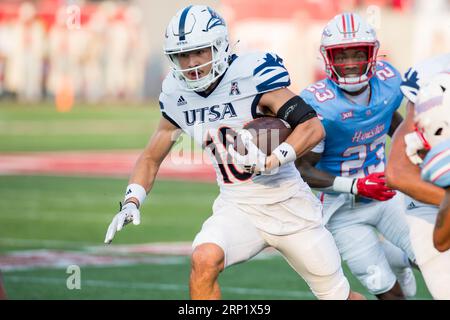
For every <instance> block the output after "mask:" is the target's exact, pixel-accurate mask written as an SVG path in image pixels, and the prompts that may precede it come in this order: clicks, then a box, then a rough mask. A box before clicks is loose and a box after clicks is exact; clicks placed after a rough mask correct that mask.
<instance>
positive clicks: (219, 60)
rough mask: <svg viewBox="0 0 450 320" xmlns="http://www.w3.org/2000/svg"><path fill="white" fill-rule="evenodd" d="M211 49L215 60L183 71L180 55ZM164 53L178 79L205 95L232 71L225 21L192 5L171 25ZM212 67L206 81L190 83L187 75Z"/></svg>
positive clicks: (203, 78)
mask: <svg viewBox="0 0 450 320" xmlns="http://www.w3.org/2000/svg"><path fill="white" fill-rule="evenodd" d="M203 48H210V49H211V52H212V60H211V61H209V62H207V63H205V64H203V65H200V66H195V67H193V68H189V69H181V67H180V64H179V62H178V54H179V53H181V52H187V51H192V50H198V49H203ZM164 53H165V54H166V56H167V57H168V58H169V61H170V63H171V67H172V72H173V74H174V76H175V77H176V78H177V79H178V80H180V83H181V84H182V85H183V86H184V87H185V88H187V89H188V90H192V91H204V90H206V89H207V88H208V87H209V86H210V85H211V84H212V83H213V82H214V81H216V80H217V79H218V78H219V77H220V76H221V75H222V74H223V73H224V72H225V71H226V69H227V68H228V65H229V57H230V53H229V43H228V30H227V26H226V24H225V21H224V19H223V18H222V17H221V16H220V15H219V14H218V13H217V12H216V11H214V10H213V9H212V8H210V7H207V6H203V5H190V6H188V7H186V8H184V9H181V10H180V11H178V12H177V14H176V15H175V16H174V17H173V18H172V20H171V21H170V23H169V25H168V27H167V29H166V35H165V42H164ZM209 64H211V71H210V73H209V74H208V75H206V76H204V77H201V78H200V77H199V76H198V73H197V79H195V80H191V79H188V78H187V77H186V76H185V75H184V72H188V71H192V70H194V71H197V70H198V68H201V67H204V66H206V65H209Z"/></svg>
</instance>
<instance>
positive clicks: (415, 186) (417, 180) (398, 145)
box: [385, 136, 444, 205]
mask: <svg viewBox="0 0 450 320" xmlns="http://www.w3.org/2000/svg"><path fill="white" fill-rule="evenodd" d="M396 138H397V141H394V142H393V145H392V151H391V154H390V157H389V160H388V162H387V167H386V170H385V174H386V181H387V185H388V187H390V188H392V189H396V190H399V191H401V192H403V193H405V194H407V195H408V196H410V197H412V198H414V199H416V200H418V201H421V202H424V203H429V204H434V205H439V204H440V203H441V202H442V199H443V198H444V190H443V189H441V188H439V187H437V186H435V185H433V184H431V183H428V182H425V181H423V180H422V178H421V176H420V168H419V167H418V166H416V165H414V164H412V163H411V161H409V159H408V158H407V157H406V154H405V152H404V151H403V150H405V149H404V143H402V141H398V138H400V137H398V136H397V137H396ZM394 150H395V151H394ZM396 150H398V151H396Z"/></svg>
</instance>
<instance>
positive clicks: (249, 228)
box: [105, 5, 361, 299]
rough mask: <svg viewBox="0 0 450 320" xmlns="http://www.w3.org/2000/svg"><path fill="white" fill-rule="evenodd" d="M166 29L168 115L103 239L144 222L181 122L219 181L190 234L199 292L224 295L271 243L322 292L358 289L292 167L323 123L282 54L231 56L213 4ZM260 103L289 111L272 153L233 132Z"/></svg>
mask: <svg viewBox="0 0 450 320" xmlns="http://www.w3.org/2000/svg"><path fill="white" fill-rule="evenodd" d="M165 38H166V39H165V48H164V49H165V53H166V55H167V56H168V58H169V59H170V61H171V64H172V72H170V73H169V74H168V75H167V77H166V79H165V80H164V82H163V85H162V93H161V95H160V106H161V113H162V116H163V117H162V118H161V121H160V124H159V127H158V129H157V131H156V132H155V134H154V135H153V137H152V138H151V140H150V142H149V144H148V146H147V147H146V149H145V150H144V152H143V153H142V155H141V156H140V158H139V159H138V161H137V163H136V165H135V168H134V171H133V173H132V175H131V178H130V181H129V183H130V184H129V186H128V187H127V189H126V195H125V200H124V205H123V207H122V208H121V211H120V212H119V213H118V214H117V215H116V216H115V217H114V219H113V221H112V223H111V224H110V226H109V228H108V231H107V234H106V238H105V242H106V243H110V242H111V241H112V239H113V237H114V235H115V233H116V232H117V231H119V230H121V229H122V227H123V226H124V225H125V224H127V223H129V222H133V223H134V224H139V223H140V212H139V209H140V206H141V205H142V203H143V202H144V199H145V198H146V195H147V193H148V192H149V191H150V190H151V188H152V186H153V183H154V180H155V176H156V174H157V171H158V169H159V166H160V164H161V162H162V161H163V159H164V158H165V157H166V156H167V154H168V153H169V151H170V148H171V147H172V145H173V144H174V142H175V140H176V139H174V137H176V136H177V134H179V129H180V128H181V129H182V130H183V131H184V132H186V133H187V134H188V135H190V136H191V137H193V138H194V139H195V141H196V142H197V143H198V144H200V145H201V146H202V147H203V148H205V149H207V151H208V152H209V155H210V157H211V159H212V162H213V164H214V167H215V169H216V173H217V181H218V184H219V186H220V195H219V197H218V198H217V199H216V201H215V202H214V205H213V215H212V216H211V217H209V218H208V219H207V220H206V222H205V223H204V224H203V227H202V229H201V231H200V232H199V233H198V234H197V236H196V237H195V240H194V242H193V253H192V269H191V276H190V296H191V298H192V299H218V298H220V297H221V292H220V287H219V284H218V276H219V273H220V272H222V271H223V270H224V268H226V267H229V266H231V265H234V264H236V263H240V262H243V261H247V260H248V259H250V258H252V257H253V256H255V255H256V254H258V253H259V252H260V251H261V250H263V249H264V248H265V247H268V246H273V247H275V248H276V249H277V250H279V251H280V252H281V253H282V254H283V256H284V257H285V258H286V260H287V261H288V262H289V264H290V265H291V266H292V267H293V268H294V269H295V270H296V271H297V272H298V273H299V274H300V275H301V276H302V277H303V278H304V279H305V280H306V282H307V283H308V285H309V286H310V288H311V290H312V291H313V293H314V294H315V295H316V296H317V297H318V298H319V299H347V298H361V296H360V295H358V294H354V293H352V292H351V291H350V287H349V283H348V281H347V279H346V278H345V276H344V274H343V271H342V268H341V260H340V256H339V252H338V250H337V248H336V245H335V243H334V240H333V237H332V236H331V234H330V233H329V232H328V231H327V230H326V229H325V228H324V226H323V225H322V223H321V221H322V219H321V205H320V202H319V201H318V200H317V199H316V198H315V197H314V195H313V194H312V192H311V190H310V189H309V187H308V186H307V185H306V183H304V182H303V181H302V179H301V177H300V175H299V173H298V172H297V170H296V169H295V166H294V160H295V159H296V158H297V156H299V155H302V154H303V153H305V152H307V151H308V150H310V149H311V148H312V147H313V146H314V145H316V144H317V143H318V142H319V141H320V140H321V139H322V138H323V127H322V126H321V124H320V121H319V120H318V119H317V117H316V113H315V112H314V110H313V109H312V108H311V107H310V106H309V105H307V104H305V103H304V102H303V101H302V100H301V99H300V98H299V97H298V96H296V95H295V94H293V93H292V92H291V91H290V90H288V89H287V88H286V87H287V86H288V85H289V84H290V79H289V74H288V72H287V70H286V69H285V68H284V66H283V64H282V60H281V59H280V58H279V57H278V56H276V55H274V54H270V53H264V54H261V53H254V54H247V55H243V56H240V57H237V56H235V55H231V54H230V46H229V43H228V31H227V27H226V25H225V21H224V20H223V19H222V17H221V16H219V15H218V14H217V12H215V11H214V10H213V9H211V8H209V7H207V6H199V5H196V6H188V7H186V8H184V9H182V10H180V11H179V12H178V13H177V14H176V15H175V16H174V17H173V18H172V20H171V21H170V23H169V26H168V28H167V30H166V35H165ZM258 112H267V113H269V114H272V115H277V116H278V117H281V118H283V119H284V120H286V121H287V122H288V123H289V124H290V125H291V127H292V128H293V132H292V134H291V135H290V136H289V137H288V138H287V139H286V141H285V142H284V143H282V144H280V145H279V146H278V147H277V148H276V149H275V150H274V151H273V152H272V154H271V155H270V156H266V155H265V154H263V153H262V152H261V151H260V150H259V149H258V148H257V147H256V145H255V144H254V143H253V142H252V141H251V139H250V138H249V137H248V136H246V135H245V133H243V134H242V138H243V140H244V144H245V147H246V149H247V151H248V152H247V154H246V155H244V156H242V155H240V154H238V153H237V152H236V151H234V149H233V143H232V142H233V137H236V134H237V133H236V131H237V130H240V129H242V127H243V126H244V124H245V123H247V122H249V121H250V120H252V119H254V118H255V117H256V116H257V113H258ZM272 170H276V173H274V172H272Z"/></svg>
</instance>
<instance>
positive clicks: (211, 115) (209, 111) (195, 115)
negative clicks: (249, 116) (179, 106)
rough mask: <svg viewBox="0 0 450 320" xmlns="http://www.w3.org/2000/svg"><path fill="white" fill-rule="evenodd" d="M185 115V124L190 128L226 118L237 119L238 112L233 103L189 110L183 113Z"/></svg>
mask: <svg viewBox="0 0 450 320" xmlns="http://www.w3.org/2000/svg"><path fill="white" fill-rule="evenodd" d="M183 113H184V120H185V123H186V125H188V126H192V125H194V124H201V123H205V121H209V122H214V121H218V120H223V119H225V118H235V117H237V114H236V111H235V110H234V107H233V105H232V104H231V103H225V104H222V105H215V106H212V107H203V108H198V109H193V110H187V111H183Z"/></svg>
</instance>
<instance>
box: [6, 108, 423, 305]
mask: <svg viewBox="0 0 450 320" xmlns="http://www.w3.org/2000/svg"><path fill="white" fill-rule="evenodd" d="M158 117H159V111H158V109H157V106H156V105H149V106H132V107H119V106H114V107H108V108H106V107H104V106H103V107H94V106H77V107H75V108H74V110H73V111H72V112H70V113H63V114H60V113H57V112H55V111H54V109H53V108H52V107H51V106H50V105H39V106H24V105H17V106H10V105H9V104H8V103H1V104H0V153H2V152H15V151H21V152H26V151H64V150H111V149H141V148H142V147H143V146H144V145H145V144H146V142H147V140H148V137H149V135H150V134H151V132H152V131H153V129H154V128H155V125H156V123H157V121H158ZM126 183H127V181H126V179H113V178H94V177H92V178H82V177H45V176H0V197H1V200H2V201H0V258H2V257H10V256H12V257H23V256H27V255H30V254H36V253H48V252H51V253H53V254H55V253H59V254H60V253H70V254H77V255H78V256H83V255H85V256H89V255H90V254H92V253H93V252H94V253H95V252H102V249H103V248H105V247H106V246H104V245H103V239H104V236H105V232H106V228H107V226H108V224H109V222H110V221H111V219H112V217H113V215H114V214H115V213H116V212H117V209H118V201H119V200H121V197H122V194H123V191H124V187H125V185H126ZM217 193H218V188H217V186H215V185H214V184H207V183H189V182H170V181H158V182H157V183H156V185H155V187H154V189H153V191H152V193H151V195H150V196H149V197H148V200H147V202H146V204H145V205H144V207H143V209H142V222H141V225H140V226H127V227H126V230H125V231H122V232H120V233H119V234H118V235H117V236H116V238H115V242H114V243H115V245H125V244H129V245H131V244H142V243H155V242H164V243H167V242H169V243H173V242H190V241H192V239H193V237H194V235H195V234H196V233H197V232H198V231H199V229H200V227H201V224H202V222H203V221H204V220H205V219H206V217H208V216H209V215H210V212H211V204H212V202H213V200H214V198H215V197H216V195H217ZM93 250H94V251H93ZM109 255H111V256H113V257H117V256H119V257H123V256H124V254H122V253H121V254H117V253H111V252H109ZM126 256H127V257H131V258H145V259H147V260H146V261H145V262H142V263H130V264H128V265H114V264H111V265H106V266H105V265H103V266H89V267H88V266H82V267H81V290H69V289H67V287H66V279H67V277H68V276H69V275H68V274H67V273H66V268H67V265H68V264H69V263H68V262H67V263H64V261H62V262H61V263H60V265H58V266H52V267H39V268H38V267H33V268H28V269H25V270H17V269H12V270H3V278H4V282H5V286H6V290H7V292H8V296H9V298H11V299H186V298H188V291H187V283H188V277H189V267H190V266H189V259H188V257H186V256H180V255H175V256H167V255H161V254H159V255H149V254H143V253H128V254H127V255H126ZM148 258H151V259H148ZM345 270H346V274H347V276H348V277H349V279H350V280H351V285H352V287H353V288H354V289H355V290H357V291H360V292H362V293H365V294H366V295H367V297H368V298H373V297H372V296H370V295H369V294H367V291H365V290H364V289H363V288H362V286H361V285H360V284H359V283H358V282H357V281H356V280H355V279H354V277H352V276H351V274H350V273H349V272H348V270H347V269H345ZM268 275H269V276H268ZM417 280H418V293H417V298H419V299H429V298H430V295H429V294H428V292H427V290H426V289H425V286H424V283H423V280H422V278H421V276H420V275H419V274H417ZM220 283H221V285H222V288H223V296H224V298H225V299H312V298H313V296H312V295H311V293H310V292H309V290H308V288H307V286H306V284H305V283H304V282H303V281H302V280H301V279H300V278H299V277H298V276H297V275H296V273H295V272H294V271H292V270H291V269H290V267H289V266H288V265H287V263H286V262H285V261H284V260H283V259H282V258H281V257H280V256H277V255H275V256H267V255H262V256H261V258H259V259H254V260H251V261H250V262H247V263H245V264H240V265H237V266H233V267H231V268H230V269H227V270H226V271H225V272H224V274H223V275H222V276H221V279H220Z"/></svg>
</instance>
